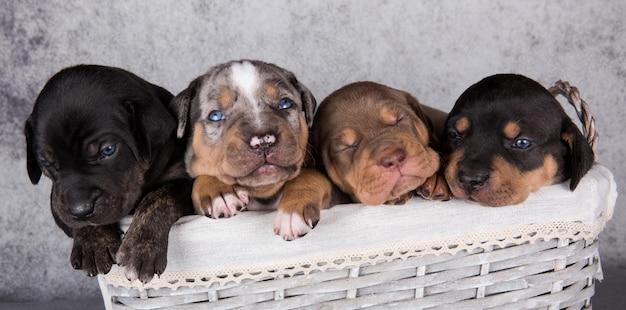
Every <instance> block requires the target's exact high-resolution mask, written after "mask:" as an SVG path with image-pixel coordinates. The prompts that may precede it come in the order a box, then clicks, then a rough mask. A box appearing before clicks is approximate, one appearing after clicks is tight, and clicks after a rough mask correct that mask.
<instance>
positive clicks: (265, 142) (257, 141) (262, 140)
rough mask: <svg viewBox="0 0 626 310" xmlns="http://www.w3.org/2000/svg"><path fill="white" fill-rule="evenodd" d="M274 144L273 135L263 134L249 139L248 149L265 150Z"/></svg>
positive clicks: (274, 138)
mask: <svg viewBox="0 0 626 310" xmlns="http://www.w3.org/2000/svg"><path fill="white" fill-rule="evenodd" d="M274 144H276V135H275V134H274V133H264V134H260V135H255V136H253V137H252V138H250V148H252V149H254V150H257V149H267V148H270V147H272V146H274Z"/></svg>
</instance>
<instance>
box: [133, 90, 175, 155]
mask: <svg viewBox="0 0 626 310" xmlns="http://www.w3.org/2000/svg"><path fill="white" fill-rule="evenodd" d="M152 86H153V87H154V88H153V92H154V93H153V94H154V95H155V97H156V100H150V99H148V100H146V99H143V98H137V99H129V100H127V101H125V102H124V107H125V108H126V110H127V111H128V113H129V114H130V118H129V119H130V127H131V129H132V130H133V134H134V136H135V139H136V140H137V147H138V151H139V154H140V156H141V158H142V159H143V160H144V161H145V162H150V161H151V159H152V149H153V148H154V147H155V146H158V145H160V144H163V143H164V142H165V141H166V140H167V139H169V138H170V137H171V135H172V133H173V131H174V129H175V128H176V122H175V119H174V116H173V115H172V114H171V113H170V112H169V111H168V110H167V105H168V104H169V102H170V99H171V98H172V94H171V93H169V92H168V91H167V90H165V89H163V88H161V87H159V86H156V85H152Z"/></svg>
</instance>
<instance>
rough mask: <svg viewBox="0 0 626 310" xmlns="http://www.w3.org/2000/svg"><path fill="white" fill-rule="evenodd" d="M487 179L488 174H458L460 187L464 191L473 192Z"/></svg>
mask: <svg viewBox="0 0 626 310" xmlns="http://www.w3.org/2000/svg"><path fill="white" fill-rule="evenodd" d="M488 179H489V173H466V172H463V171H461V172H459V181H460V184H461V187H462V188H463V189H465V190H466V191H470V192H471V191H475V190H477V189H479V188H481V187H482V186H483V185H485V182H487V180H488Z"/></svg>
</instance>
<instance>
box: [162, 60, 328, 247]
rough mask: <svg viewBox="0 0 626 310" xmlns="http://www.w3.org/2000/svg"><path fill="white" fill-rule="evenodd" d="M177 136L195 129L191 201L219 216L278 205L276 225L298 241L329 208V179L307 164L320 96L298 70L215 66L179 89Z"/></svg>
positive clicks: (245, 63) (256, 64)
mask: <svg viewBox="0 0 626 310" xmlns="http://www.w3.org/2000/svg"><path fill="white" fill-rule="evenodd" d="M173 103H174V105H176V106H178V109H179V127H178V135H179V137H182V136H183V135H184V134H185V132H188V133H189V134H190V135H191V143H189V145H188V149H187V155H186V159H185V162H186V166H187V172H188V173H189V174H190V175H191V176H194V177H196V180H195V183H194V188H193V194H192V200H193V203H194V207H195V209H196V212H197V213H198V214H203V215H207V216H210V217H213V218H220V217H230V216H234V215H236V214H237V213H238V212H240V211H241V210H242V209H243V208H244V207H247V208H248V209H249V210H275V209H278V214H277V216H276V219H275V222H274V231H275V233H276V234H278V235H280V236H281V237H283V239H285V240H293V239H295V238H298V237H300V236H303V235H305V234H306V233H307V232H308V231H310V230H311V229H312V228H313V227H315V225H316V224H317V222H318V221H319V217H320V210H321V209H322V208H324V207H327V206H328V204H329V199H330V190H331V184H330V181H329V180H328V179H326V177H325V176H324V175H323V174H322V173H320V172H318V171H315V170H313V169H306V168H304V169H302V165H303V163H304V162H305V155H306V154H307V152H306V147H307V140H308V125H309V124H310V123H311V121H312V115H313V112H314V110H315V105H316V101H315V98H314V97H313V95H312V94H311V92H310V91H309V90H308V89H307V88H306V87H305V86H304V85H303V84H302V83H300V82H299V81H298V80H297V79H296V78H295V76H294V75H293V73H291V72H289V71H287V70H285V69H283V68H280V67H278V66H276V65H273V64H268V63H264V62H261V61H254V60H241V61H231V62H228V63H224V64H220V65H217V66H215V67H213V68H211V69H210V70H209V71H208V72H207V73H206V74H204V75H202V76H200V77H198V78H196V79H195V80H194V81H192V82H191V84H190V85H189V87H188V88H187V89H185V90H184V91H182V92H181V93H180V94H178V95H177V96H176V97H175V98H174V100H173Z"/></svg>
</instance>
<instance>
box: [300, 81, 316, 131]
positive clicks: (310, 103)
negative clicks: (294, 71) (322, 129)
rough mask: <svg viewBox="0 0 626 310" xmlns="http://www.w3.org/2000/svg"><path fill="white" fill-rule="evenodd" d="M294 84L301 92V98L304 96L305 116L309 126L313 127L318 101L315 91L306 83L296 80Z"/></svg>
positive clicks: (303, 108) (303, 107)
mask: <svg viewBox="0 0 626 310" xmlns="http://www.w3.org/2000/svg"><path fill="white" fill-rule="evenodd" d="M294 80H295V78H294ZM294 85H295V86H296V89H298V92H299V93H300V98H302V111H303V112H304V118H305V119H306V123H307V125H308V126H309V128H311V125H313V116H315V107H316V106H317V101H316V100H315V97H314V96H313V93H312V92H311V91H310V90H309V89H308V88H307V87H306V86H304V84H302V83H300V82H298V81H297V80H296V81H295V84H294Z"/></svg>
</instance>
